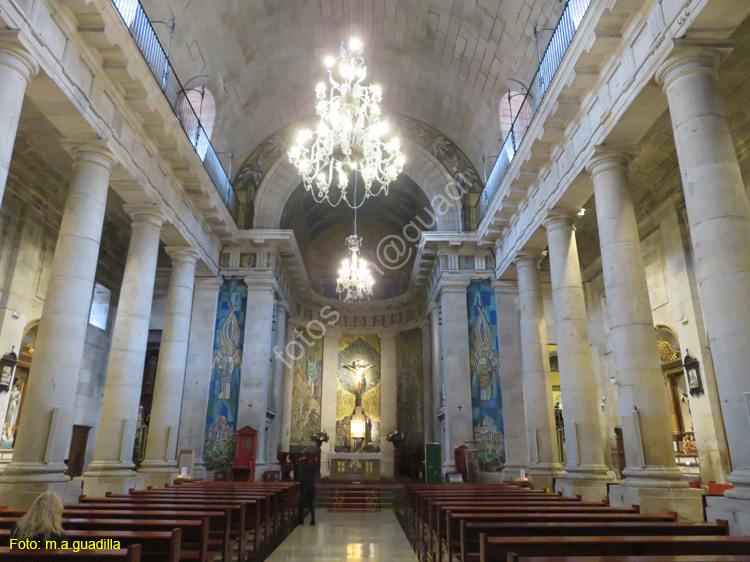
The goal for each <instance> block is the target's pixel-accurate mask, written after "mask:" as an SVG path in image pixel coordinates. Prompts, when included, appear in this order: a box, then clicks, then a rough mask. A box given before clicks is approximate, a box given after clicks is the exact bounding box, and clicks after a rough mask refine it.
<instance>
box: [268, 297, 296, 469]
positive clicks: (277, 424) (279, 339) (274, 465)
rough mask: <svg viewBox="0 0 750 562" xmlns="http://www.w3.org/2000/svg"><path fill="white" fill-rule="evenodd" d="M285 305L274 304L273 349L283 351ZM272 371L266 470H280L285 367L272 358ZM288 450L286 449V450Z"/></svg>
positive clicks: (285, 334) (281, 303)
mask: <svg viewBox="0 0 750 562" xmlns="http://www.w3.org/2000/svg"><path fill="white" fill-rule="evenodd" d="M286 314H287V305H286V304H285V303H283V302H281V301H278V302H277V303H276V331H275V335H276V339H275V342H274V349H276V348H278V349H284V346H285V345H286V338H287V322H286ZM272 371H273V384H272V385H271V389H272V392H271V398H272V400H271V408H270V409H272V410H273V412H274V418H273V424H272V425H271V442H270V443H268V444H267V445H266V449H267V450H268V456H269V458H268V459H267V461H268V468H269V470H281V465H280V464H279V460H278V454H277V453H278V452H279V451H280V450H281V449H280V448H279V445H280V437H281V426H282V419H283V411H284V409H285V408H286V405H285V404H284V387H285V380H284V373H285V365H284V362H283V361H281V360H280V359H279V358H278V357H274V359H273V362H272ZM291 406H292V403H291V400H290V402H289V408H290V409H291ZM287 450H288V449H287Z"/></svg>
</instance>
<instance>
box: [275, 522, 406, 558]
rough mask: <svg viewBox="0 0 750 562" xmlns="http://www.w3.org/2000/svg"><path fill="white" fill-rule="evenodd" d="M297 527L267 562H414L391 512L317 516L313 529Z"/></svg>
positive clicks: (306, 525)
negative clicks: (368, 561) (358, 561)
mask: <svg viewBox="0 0 750 562" xmlns="http://www.w3.org/2000/svg"><path fill="white" fill-rule="evenodd" d="M307 522H309V517H308V518H307V521H306V524H305V525H304V526H300V527H297V528H296V529H295V530H294V531H293V532H292V534H291V535H289V536H288V537H287V538H286V540H285V541H284V542H283V543H281V545H280V546H279V547H278V548H277V549H276V550H275V551H274V552H273V554H271V556H269V557H268V558H267V559H266V560H267V562H291V561H300V562H302V561H305V562H308V561H310V562H312V561H321V562H322V561H324V560H325V561H327V562H355V561H357V560H370V561H373V562H416V560H417V557H416V555H415V554H414V551H413V550H412V548H411V546H410V545H409V541H408V540H407V539H406V535H404V532H403V530H402V529H401V525H399V523H398V521H396V516H395V515H394V514H393V512H392V511H383V512H380V513H325V512H323V511H322V510H321V511H320V512H318V514H317V521H316V526H315V527H311V526H310V525H308V524H307Z"/></svg>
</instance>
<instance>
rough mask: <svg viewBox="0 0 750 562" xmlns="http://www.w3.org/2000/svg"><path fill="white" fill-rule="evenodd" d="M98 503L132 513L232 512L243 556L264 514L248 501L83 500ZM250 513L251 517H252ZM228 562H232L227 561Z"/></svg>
mask: <svg viewBox="0 0 750 562" xmlns="http://www.w3.org/2000/svg"><path fill="white" fill-rule="evenodd" d="M87 503H96V504H98V505H101V504H109V505H118V506H123V505H127V506H128V509H130V508H133V509H135V506H137V508H138V509H144V510H145V509H151V510H159V509H166V510H175V511H194V510H214V509H222V510H224V509H228V510H229V511H230V513H231V529H232V531H231V535H230V538H231V539H234V538H237V539H238V542H239V549H240V553H241V554H242V555H243V556H244V555H245V554H246V553H247V552H248V551H249V545H248V540H247V532H248V531H253V532H254V531H255V529H257V528H258V525H259V518H260V514H259V512H258V510H257V509H254V502H252V501H245V500H233V501H223V500H203V499H194V500H191V499H180V500H166V499H159V498H151V497H146V496H132V497H131V496H123V497H117V496H107V497H101V498H92V497H86V496H82V497H81V504H80V505H83V504H87ZM248 513H249V516H248ZM259 540H260V539H259V536H258V533H257V532H254V537H253V551H254V552H257V551H258V548H259ZM225 560H228V559H225Z"/></svg>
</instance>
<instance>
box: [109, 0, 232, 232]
mask: <svg viewBox="0 0 750 562" xmlns="http://www.w3.org/2000/svg"><path fill="white" fill-rule="evenodd" d="M111 2H112V4H113V5H114V7H115V9H116V10H117V13H118V14H120V18H121V19H122V21H123V23H124V24H125V26H126V27H127V28H128V31H129V32H130V36H131V37H132V38H133V41H135V44H136V46H137V47H138V49H139V50H140V51H141V54H142V55H143V58H144V60H145V61H146V63H147V64H148V66H149V68H150V69H151V73H152V74H153V75H154V79H155V80H156V81H157V83H158V84H159V87H160V88H161V91H162V92H163V93H164V97H166V98H167V101H168V102H169V105H170V107H171V108H172V111H173V112H174V114H175V117H177V120H178V121H179V122H180V125H182V130H183V131H185V134H186V135H187V137H188V139H190V143H191V144H192V145H193V148H194V149H195V153H196V154H197V155H198V158H200V159H201V161H202V162H203V166H204V168H205V169H206V171H207V172H208V175H209V177H210V178H211V181H212V182H213V184H214V186H215V187H216V191H218V192H219V195H220V196H221V199H222V200H223V201H224V204H225V205H226V207H227V209H229V212H230V213H231V215H232V217H233V218H234V220H235V222H236V223H238V222H239V220H238V217H239V212H240V204H239V201H238V199H237V195H236V194H235V192H234V188H233V187H232V182H231V179H230V178H229V176H228V174H227V172H226V170H225V169H224V166H223V165H222V164H221V161H220V160H219V157H218V156H217V153H216V150H215V149H214V147H213V145H212V144H211V140H210V139H209V135H208V133H206V130H205V129H204V128H203V125H202V124H201V122H200V119H199V118H198V115H197V114H196V113H195V109H193V106H192V104H191V103H190V101H189V100H188V97H187V92H186V91H185V88H183V86H182V83H181V82H180V79H179V78H178V77H177V74H176V73H175V71H174V68H172V64H171V63H170V62H169V56H168V55H167V53H166V52H165V51H164V47H163V46H162V44H161V42H160V41H159V38H158V37H157V35H156V32H155V31H154V28H153V25H152V22H151V20H149V18H148V15H146V11H145V10H144V9H143V6H142V5H141V3H140V1H139V0H111ZM154 23H156V22H154Z"/></svg>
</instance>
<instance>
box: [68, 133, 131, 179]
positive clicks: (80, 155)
mask: <svg viewBox="0 0 750 562" xmlns="http://www.w3.org/2000/svg"><path fill="white" fill-rule="evenodd" d="M62 145H63V148H65V150H67V151H68V152H69V153H70V154H71V155H72V156H73V164H74V166H76V167H77V166H81V165H82V164H93V165H95V166H101V167H102V168H104V169H105V170H107V172H111V171H112V168H114V167H115V166H116V165H117V162H118V161H117V158H116V157H115V155H114V154H112V152H111V151H110V150H109V148H107V144H106V141H93V142H92V141H84V142H75V141H65V142H63V143H62Z"/></svg>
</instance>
